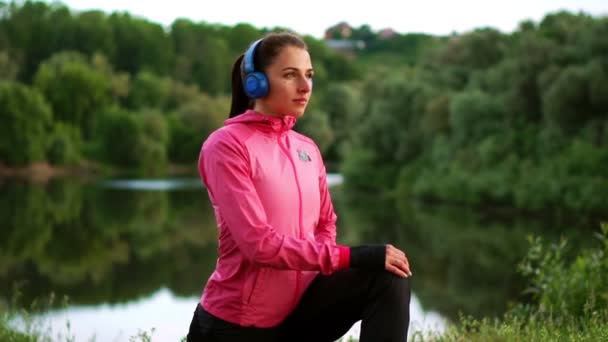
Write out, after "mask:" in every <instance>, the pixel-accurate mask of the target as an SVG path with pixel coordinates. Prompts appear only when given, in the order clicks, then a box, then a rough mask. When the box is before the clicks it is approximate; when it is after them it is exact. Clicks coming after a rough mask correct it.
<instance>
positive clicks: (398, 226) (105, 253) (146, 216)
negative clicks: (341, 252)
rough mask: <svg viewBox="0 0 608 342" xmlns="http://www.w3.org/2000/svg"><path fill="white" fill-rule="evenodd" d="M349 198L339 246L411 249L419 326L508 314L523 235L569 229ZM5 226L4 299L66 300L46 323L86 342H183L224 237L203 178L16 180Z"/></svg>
mask: <svg viewBox="0 0 608 342" xmlns="http://www.w3.org/2000/svg"><path fill="white" fill-rule="evenodd" d="M328 181H329V182H330V183H331V184H339V183H340V182H341V177H340V176H339V175H329V177H328ZM142 190H148V191H142ZM151 190H154V191H151ZM346 194H347V192H345V191H341V189H340V187H332V196H333V197H334V201H335V204H336V210H337V211H338V215H339V235H338V236H339V240H340V242H341V243H345V244H359V243H374V242H392V243H394V244H396V245H398V246H400V247H402V248H404V249H405V250H406V251H407V253H408V255H409V258H410V261H411V263H412V266H413V271H414V277H413V279H412V283H413V287H414V292H415V295H416V296H415V298H414V299H413V302H412V303H413V305H412V323H413V324H412V328H414V329H416V328H421V329H434V328H438V329H442V327H443V325H444V324H445V322H444V318H448V319H455V318H457V316H458V313H459V312H463V313H465V314H470V315H474V316H487V315H496V314H500V313H501V312H503V311H504V310H505V308H506V307H507V304H508V302H509V300H512V299H514V298H516V297H517V296H518V294H519V293H520V291H521V289H522V285H521V284H522V281H521V279H519V278H518V276H517V273H516V271H515V265H516V263H517V262H518V261H519V260H520V259H521V257H522V256H523V254H524V253H525V251H526V248H527V247H526V246H527V244H526V243H525V237H526V235H527V234H530V233H536V234H543V235H545V236H549V237H551V238H557V236H558V235H559V234H562V233H564V232H563V231H558V230H555V229H551V230H548V229H547V228H546V227H545V226H544V225H543V224H541V223H539V221H534V220H528V219H517V218H512V217H511V218H509V219H507V220H505V219H504V218H501V219H497V218H495V217H492V216H480V215H479V214H478V213H474V212H472V211H466V210H463V209H462V208H438V207H423V206H415V205H413V204H411V203H408V202H406V201H402V202H395V201H392V200H389V199H381V198H378V197H377V196H361V195H352V194H350V195H348V196H346ZM0 227H2V229H0V303H1V302H8V301H10V300H11V299H12V298H14V297H15V293H16V290H15V284H17V285H18V288H19V290H18V292H20V293H21V295H20V296H19V297H18V298H17V299H18V301H17V305H20V306H22V307H26V308H29V306H30V304H31V303H32V302H33V301H35V300H37V299H40V298H46V297H48V296H49V294H50V293H55V294H56V296H57V298H62V297H63V296H64V295H65V296H67V297H68V298H69V305H68V307H67V310H66V309H65V308H63V307H62V303H61V301H56V302H55V303H54V304H52V305H51V307H50V308H44V309H45V310H48V311H47V312H48V313H47V314H46V315H45V316H43V317H45V318H46V319H48V320H49V322H50V323H51V324H53V325H54V326H56V327H64V326H65V322H66V321H68V320H69V321H70V322H72V331H74V332H78V333H77V335H76V336H77V338H78V339H79V340H80V339H81V338H89V337H92V336H93V335H94V334H96V332H97V334H99V333H101V331H104V333H105V334H108V335H107V336H105V337H104V338H103V339H100V338H101V337H102V336H97V340H100V341H101V340H106V337H107V338H108V339H109V340H112V339H114V338H118V339H119V340H126V339H127V338H128V336H132V335H134V334H136V333H137V329H142V330H146V329H151V328H152V327H155V328H156V332H155V333H154V337H155V338H156V337H160V336H161V335H162V336H165V335H164V334H173V335H171V336H172V337H171V338H169V339H170V340H175V339H178V338H179V337H181V336H183V335H184V334H185V330H186V328H187V324H188V322H189V320H190V318H191V313H192V310H193V309H194V303H196V300H197V298H198V296H199V295H200V291H201V289H202V287H203V285H204V282H205V280H206V279H207V277H208V275H209V274H210V273H211V272H212V270H213V268H214V266H215V260H216V248H217V245H216V239H217V230H216V227H215V220H214V217H213V211H212V209H211V207H210V205H209V202H208V199H207V195H206V193H205V192H204V189H203V188H202V186H201V185H200V182H199V180H198V179H173V180H162V179H159V180H129V179H121V180H111V181H101V182H99V181H96V182H89V183H85V182H79V181H77V180H54V181H52V182H51V183H49V184H46V185H37V184H32V183H27V182H8V183H4V184H1V185H0ZM580 235H582V234H580ZM167 310H175V312H179V314H177V313H170V312H168V311H167ZM138 317H139V318H138ZM145 317H148V320H143V319H144V318H145ZM173 320H175V321H173ZM104 322H105V323H104ZM102 324H104V325H103V326H102ZM58 329H60V328H58ZM356 329H357V327H354V328H353V331H352V332H351V333H353V332H356ZM83 335H84V336H83ZM159 340H161V341H162V340H167V339H165V338H160V339H159Z"/></svg>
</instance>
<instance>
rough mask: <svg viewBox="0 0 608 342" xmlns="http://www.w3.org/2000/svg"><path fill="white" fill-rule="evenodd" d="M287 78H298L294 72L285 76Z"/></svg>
mask: <svg viewBox="0 0 608 342" xmlns="http://www.w3.org/2000/svg"><path fill="white" fill-rule="evenodd" d="M285 77H287V78H294V77H296V74H295V73H293V72H289V73H287V74H285Z"/></svg>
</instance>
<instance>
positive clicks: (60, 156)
mask: <svg viewBox="0 0 608 342" xmlns="http://www.w3.org/2000/svg"><path fill="white" fill-rule="evenodd" d="M81 148H82V139H81V137H80V129H79V128H77V127H74V126H72V125H70V124H65V123H62V122H57V123H55V125H54V129H53V132H52V133H51V136H50V137H49V143H48V146H47V150H46V156H47V159H48V161H49V162H51V163H52V164H55V165H68V164H76V163H78V161H80V151H81Z"/></svg>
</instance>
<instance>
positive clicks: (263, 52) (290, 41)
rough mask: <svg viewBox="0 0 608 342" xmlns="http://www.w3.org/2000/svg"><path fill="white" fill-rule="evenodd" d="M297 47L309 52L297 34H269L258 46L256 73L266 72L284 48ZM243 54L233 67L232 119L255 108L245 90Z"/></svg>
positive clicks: (255, 57) (254, 60) (283, 32)
mask: <svg viewBox="0 0 608 342" xmlns="http://www.w3.org/2000/svg"><path fill="white" fill-rule="evenodd" d="M288 46H295V47H298V48H301V49H304V50H308V46H307V45H306V43H305V42H304V40H303V39H302V38H300V37H299V36H298V35H296V34H295V33H291V32H287V31H281V32H271V33H268V34H267V35H266V36H264V38H263V39H262V41H261V42H260V44H259V45H258V47H257V49H256V51H255V55H254V56H253V66H254V69H255V70H256V71H262V72H264V71H266V68H268V66H269V65H271V64H272V63H273V62H274V60H275V59H276V57H277V56H278V55H279V53H280V52H281V50H283V48H285V47H288ZM244 55H245V54H244V53H243V54H241V55H240V56H239V57H238V58H237V59H236V61H234V64H233V65H232V103H231V105H230V117H231V118H232V117H235V116H237V115H239V114H242V113H243V112H245V111H246V110H247V109H250V108H253V103H254V101H253V100H250V99H249V97H247V95H246V94H245V90H244V89H243V78H244V71H243V57H244Z"/></svg>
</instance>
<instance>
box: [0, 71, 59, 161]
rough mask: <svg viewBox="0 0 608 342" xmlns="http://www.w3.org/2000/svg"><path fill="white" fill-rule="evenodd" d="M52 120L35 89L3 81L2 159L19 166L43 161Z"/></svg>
mask: <svg viewBox="0 0 608 342" xmlns="http://www.w3.org/2000/svg"><path fill="white" fill-rule="evenodd" d="M52 119H53V116H52V111H51V107H50V106H49V105H48V104H47V103H46V101H45V100H44V97H43V96H42V95H41V94H40V93H39V92H38V91H37V90H36V89H32V88H30V87H28V86H26V85H23V84H19V83H15V82H0V121H1V122H2V125H0V160H1V161H4V162H6V163H8V165H17V166H18V165H26V164H28V163H31V162H35V161H42V160H44V157H45V146H46V143H47V132H48V131H49V130H50V128H51V123H52Z"/></svg>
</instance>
